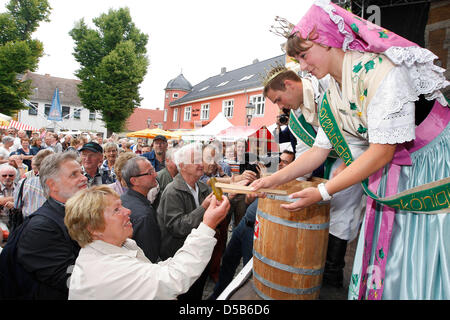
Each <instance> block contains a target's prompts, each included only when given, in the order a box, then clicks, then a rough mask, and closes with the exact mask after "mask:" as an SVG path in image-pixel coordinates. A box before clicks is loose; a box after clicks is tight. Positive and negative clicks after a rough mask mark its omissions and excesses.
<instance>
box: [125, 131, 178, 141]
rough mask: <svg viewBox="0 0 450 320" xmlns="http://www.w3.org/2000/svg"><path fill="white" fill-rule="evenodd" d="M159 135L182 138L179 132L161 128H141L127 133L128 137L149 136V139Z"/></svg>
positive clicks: (168, 137)
mask: <svg viewBox="0 0 450 320" xmlns="http://www.w3.org/2000/svg"><path fill="white" fill-rule="evenodd" d="M158 135H161V136H164V137H166V138H167V139H175V140H180V139H181V136H180V135H179V134H175V133H173V132H170V131H166V130H162V129H159V128H155V129H144V130H139V131H134V132H130V133H127V137H132V138H147V139H153V138H154V137H156V136H158Z"/></svg>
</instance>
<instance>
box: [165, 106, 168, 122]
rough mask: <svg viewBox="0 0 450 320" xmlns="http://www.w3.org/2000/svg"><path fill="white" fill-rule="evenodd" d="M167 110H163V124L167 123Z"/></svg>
mask: <svg viewBox="0 0 450 320" xmlns="http://www.w3.org/2000/svg"><path fill="white" fill-rule="evenodd" d="M167 111H168V110H167V109H164V122H167Z"/></svg>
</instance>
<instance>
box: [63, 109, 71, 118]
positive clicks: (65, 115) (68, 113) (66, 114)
mask: <svg viewBox="0 0 450 320" xmlns="http://www.w3.org/2000/svg"><path fill="white" fill-rule="evenodd" d="M69 115H70V107H66V106H63V107H62V117H63V119H69Z"/></svg>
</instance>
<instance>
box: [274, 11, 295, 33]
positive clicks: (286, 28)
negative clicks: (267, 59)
mask: <svg viewBox="0 0 450 320" xmlns="http://www.w3.org/2000/svg"><path fill="white" fill-rule="evenodd" d="M276 23H278V25H275V24H276ZM275 24H274V25H272V26H270V30H269V31H270V32H272V33H274V34H276V35H277V36H281V37H283V38H286V39H287V38H289V36H290V35H291V33H292V30H293V29H294V27H295V25H294V24H292V23H290V22H289V21H287V20H286V19H284V18H281V17H279V16H276V17H275Z"/></svg>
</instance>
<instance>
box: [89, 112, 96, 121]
mask: <svg viewBox="0 0 450 320" xmlns="http://www.w3.org/2000/svg"><path fill="white" fill-rule="evenodd" d="M89 120H91V121H95V111H89Z"/></svg>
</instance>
